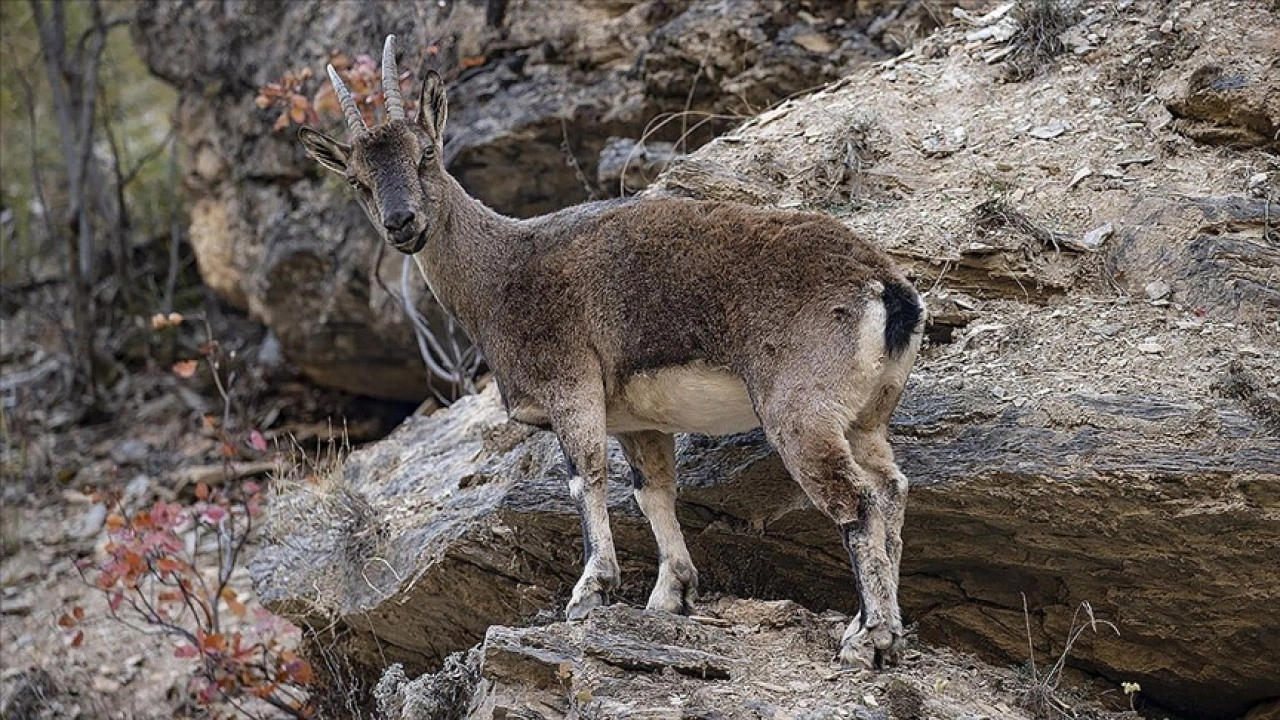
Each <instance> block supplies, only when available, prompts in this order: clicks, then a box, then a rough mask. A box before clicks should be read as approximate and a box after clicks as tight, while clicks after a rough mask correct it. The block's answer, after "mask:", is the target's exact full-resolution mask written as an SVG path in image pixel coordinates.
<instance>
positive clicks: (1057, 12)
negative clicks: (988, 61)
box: [1006, 0, 1080, 82]
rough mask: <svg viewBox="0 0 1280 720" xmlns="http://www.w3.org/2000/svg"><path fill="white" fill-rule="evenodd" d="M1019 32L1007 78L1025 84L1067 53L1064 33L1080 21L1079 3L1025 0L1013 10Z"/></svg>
mask: <svg viewBox="0 0 1280 720" xmlns="http://www.w3.org/2000/svg"><path fill="white" fill-rule="evenodd" d="M1013 16H1014V18H1015V19H1016V20H1017V21H1018V33H1017V34H1016V35H1014V36H1013V39H1012V40H1010V41H1009V42H1010V44H1011V45H1012V46H1013V47H1014V51H1013V52H1012V53H1011V54H1010V55H1009V58H1008V60H1007V61H1006V62H1007V67H1008V74H1007V79H1008V80H1011V81H1013V82H1021V81H1023V80H1027V79H1030V78H1032V77H1034V76H1035V75H1036V74H1038V73H1039V72H1040V71H1041V70H1043V69H1044V67H1045V66H1046V65H1048V64H1049V61H1050V60H1053V59H1054V58H1055V57H1057V56H1059V55H1061V54H1062V53H1064V52H1066V49H1067V47H1066V45H1064V44H1063V42H1062V38H1061V37H1060V36H1061V35H1062V33H1063V32H1064V31H1065V30H1067V28H1069V27H1071V26H1072V25H1075V24H1076V23H1077V22H1079V20H1080V10H1079V8H1078V7H1077V3H1076V2H1075V0H1022V1H1021V2H1019V3H1018V6H1017V7H1016V8H1014V10H1013Z"/></svg>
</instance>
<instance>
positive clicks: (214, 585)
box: [58, 482, 314, 718]
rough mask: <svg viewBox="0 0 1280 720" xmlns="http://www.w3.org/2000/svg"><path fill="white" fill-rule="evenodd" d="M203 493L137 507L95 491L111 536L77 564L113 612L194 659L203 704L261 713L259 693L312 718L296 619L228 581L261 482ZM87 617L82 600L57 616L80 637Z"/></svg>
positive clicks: (307, 668) (203, 487) (258, 501)
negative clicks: (250, 602)
mask: <svg viewBox="0 0 1280 720" xmlns="http://www.w3.org/2000/svg"><path fill="white" fill-rule="evenodd" d="M195 496H196V499H195V502H194V503H192V504H190V505H182V504H179V503H176V502H165V501H163V500H157V501H155V503H153V504H152V505H151V507H149V508H146V509H142V510H137V511H135V512H132V513H129V512H126V511H125V510H124V509H123V508H122V506H121V503H120V498H119V495H118V494H117V493H111V492H99V493H95V494H94V495H93V499H94V501H95V502H100V503H104V504H106V505H107V506H108V507H109V508H110V509H111V512H110V514H108V516H107V521H106V527H107V538H108V540H107V543H106V545H105V546H104V547H103V553H102V556H101V557H100V558H98V559H94V558H87V559H84V560H81V561H80V562H78V563H77V564H76V567H77V568H78V569H79V570H80V573H81V576H82V577H83V578H84V579H85V582H86V583H88V584H89V585H90V586H92V587H94V588H97V589H98V590H100V591H102V592H103V593H105V595H106V598H107V606H108V608H109V609H110V615H111V617H112V618H113V619H115V620H118V621H121V622H124V623H125V624H127V625H129V626H131V627H136V626H137V625H138V624H141V625H143V626H146V627H149V628H151V629H159V630H160V631H162V632H164V633H165V634H167V635H169V636H171V637H173V638H175V639H176V640H177V646H176V648H175V651H174V654H175V655H176V656H177V657H179V658H189V659H191V660H193V661H194V668H193V682H194V690H195V694H196V699H197V700H198V701H199V702H200V703H201V704H202V705H204V706H206V707H210V708H212V707H214V706H219V705H230V706H232V707H234V708H236V709H237V710H238V711H240V712H241V713H242V714H245V715H248V716H250V717H258V716H260V714H256V713H255V712H254V709H253V707H252V701H253V699H257V700H260V701H262V702H265V703H266V704H267V705H269V706H271V707H273V708H275V709H276V710H278V711H283V712H284V713H285V714H287V715H289V716H291V717H296V718H311V717H313V716H314V708H313V707H312V706H311V705H310V704H309V702H308V700H307V687H308V686H309V685H310V684H311V683H312V682H313V671H312V667H311V664H310V663H309V662H307V660H305V659H304V658H302V657H300V656H299V655H298V654H297V653H296V652H295V651H294V650H292V649H291V648H290V646H291V645H292V644H293V642H294V639H296V637H297V635H298V630H297V628H295V627H294V626H293V625H291V624H289V623H288V622H287V621H285V620H284V619H282V618H280V617H278V616H275V615H273V614H271V613H269V612H267V611H266V610H263V609H261V608H255V609H253V610H252V611H251V610H250V609H249V608H248V607H247V606H246V605H245V603H244V602H243V601H242V600H241V599H240V597H239V596H238V595H237V593H236V592H235V590H233V589H232V588H231V587H230V580H231V574H232V571H233V570H234V569H235V568H236V566H237V564H238V562H239V560H240V557H241V554H242V552H243V550H244V548H245V545H246V543H247V542H248V539H249V536H250V534H251V533H252V531H253V527H254V520H255V518H256V517H257V516H258V515H259V513H260V512H261V509H262V488H261V487H260V486H259V485H258V484H257V483H255V482H245V483H243V484H240V485H239V486H237V487H232V488H229V489H227V490H225V491H223V490H217V489H214V488H210V487H209V486H208V485H207V484H205V483H199V484H198V485H197V486H196V489H195ZM250 615H252V618H250ZM228 616H230V618H235V621H234V622H229V620H230V618H229V617H228ZM84 620H85V611H84V609H83V608H81V607H78V606H77V607H73V608H71V609H70V611H69V612H68V613H67V614H65V615H63V616H62V617H61V618H59V621H58V624H59V625H61V626H62V627H64V628H66V629H67V630H68V632H74V636H73V638H72V644H74V645H78V644H80V643H81V642H82V641H83V639H84V633H83V631H82V630H80V629H79V627H78V626H79V625H81V624H82V623H83V622H84ZM228 625H231V626H233V627H228Z"/></svg>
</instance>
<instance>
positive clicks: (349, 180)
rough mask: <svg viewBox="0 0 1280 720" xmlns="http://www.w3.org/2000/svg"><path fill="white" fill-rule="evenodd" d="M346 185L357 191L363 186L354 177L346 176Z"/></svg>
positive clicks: (358, 179)
mask: <svg viewBox="0 0 1280 720" xmlns="http://www.w3.org/2000/svg"><path fill="white" fill-rule="evenodd" d="M347 184H348V185H350V186H351V187H353V188H355V189H357V190H359V189H360V188H361V187H363V186H364V183H362V182H360V178H358V177H356V176H355V175H348V176H347Z"/></svg>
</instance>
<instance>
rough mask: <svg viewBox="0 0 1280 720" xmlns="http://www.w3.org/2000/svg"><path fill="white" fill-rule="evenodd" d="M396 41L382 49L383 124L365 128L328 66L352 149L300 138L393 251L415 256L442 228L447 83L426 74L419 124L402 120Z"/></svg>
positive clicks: (313, 136)
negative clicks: (340, 180) (351, 193)
mask: <svg viewBox="0 0 1280 720" xmlns="http://www.w3.org/2000/svg"><path fill="white" fill-rule="evenodd" d="M395 40H396V38H395V36H394V35H388V36H387V42H386V45H384V46H383V50H382V92H383V96H384V98H385V103H384V107H385V109H386V120H385V121H384V122H383V123H382V124H381V125H378V126H376V127H373V128H370V127H367V126H366V125H365V124H364V118H363V117H362V116H361V114H360V110H359V109H358V108H357V107H356V101H355V98H354V97H352V95H351V91H349V90H348V89H347V87H346V85H344V84H343V82H342V78H340V77H338V73H337V71H335V70H334V69H333V66H332V65H330V66H329V80H330V81H332V82H333V89H334V91H335V92H336V93H337V95H338V101H339V102H340V103H341V105H342V113H343V115H345V116H346V118H347V127H348V128H349V129H350V130H351V144H350V145H348V144H346V143H342V142H339V141H338V140H334V139H333V138H331V137H329V136H327V135H325V134H324V133H322V132H319V131H317V130H313V129H311V128H309V127H304V128H302V129H301V130H300V131H299V133H298V139H299V140H301V141H302V145H303V146H304V147H305V148H306V149H307V153H308V154H309V155H311V157H313V158H315V159H316V161H317V162H319V163H320V164H321V165H323V166H324V167H326V168H328V169H329V170H332V171H334V172H336V173H338V174H339V175H342V176H343V177H344V178H346V180H347V182H348V183H350V184H351V187H352V188H354V189H355V191H356V199H357V200H359V202H360V206H361V207H363V208H364V211H365V214H367V215H368V216H369V220H371V221H372V222H373V224H374V226H375V227H377V228H378V229H379V232H381V233H382V236H383V237H384V238H385V239H386V240H387V242H388V243H390V244H391V247H393V248H395V249H396V250H399V251H400V252H402V253H405V254H409V255H412V254H413V253H416V252H418V251H419V250H421V249H422V248H423V246H424V245H426V243H427V238H428V237H430V236H431V235H432V234H433V233H434V232H435V231H437V230H438V228H439V226H440V224H441V223H442V222H443V221H444V214H443V208H442V206H441V202H440V198H441V197H443V191H444V188H445V184H446V179H447V175H446V174H445V169H444V161H443V160H442V155H443V142H442V138H443V132H444V120H445V114H446V106H445V96H444V81H443V80H441V79H440V76H439V75H438V74H436V72H435V71H434V70H432V71H428V72H427V76H426V78H424V79H423V82H422V95H421V97H420V99H419V102H418V119H417V120H416V121H413V122H410V121H408V120H406V119H405V114H404V100H403V99H402V98H401V96H400V79H399V72H398V71H397V70H396V56H395Z"/></svg>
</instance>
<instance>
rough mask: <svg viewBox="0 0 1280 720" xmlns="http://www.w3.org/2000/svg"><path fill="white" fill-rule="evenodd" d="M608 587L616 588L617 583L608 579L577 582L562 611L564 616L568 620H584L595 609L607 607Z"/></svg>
mask: <svg viewBox="0 0 1280 720" xmlns="http://www.w3.org/2000/svg"><path fill="white" fill-rule="evenodd" d="M609 587H617V582H616V580H614V582H611V580H609V579H608V578H584V579H582V580H579V584H577V587H575V588H573V596H572V597H571V598H570V601H568V607H566V609H564V616H566V618H567V619H568V620H581V619H584V618H586V616H588V614H590V612H591V611H593V610H595V609H596V607H602V606H604V605H609V592H608V589H607V588H609Z"/></svg>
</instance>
